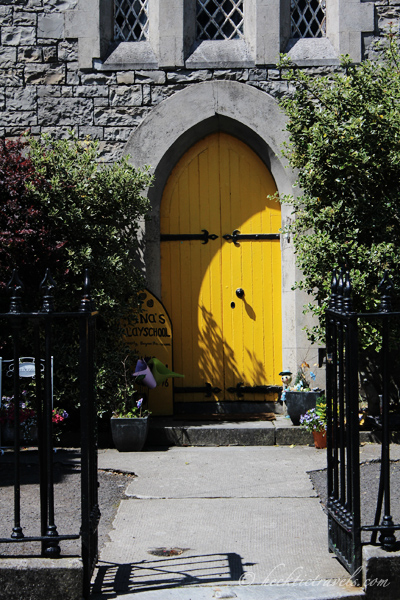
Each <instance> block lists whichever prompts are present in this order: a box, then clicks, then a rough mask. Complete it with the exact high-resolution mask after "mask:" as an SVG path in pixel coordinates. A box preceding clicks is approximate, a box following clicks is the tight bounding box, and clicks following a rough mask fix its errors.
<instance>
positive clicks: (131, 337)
mask: <svg viewBox="0 0 400 600" xmlns="http://www.w3.org/2000/svg"><path fill="white" fill-rule="evenodd" d="M140 298H141V300H142V306H141V311H140V312H138V313H133V314H132V316H131V318H130V319H128V320H126V321H123V322H122V333H123V337H124V341H125V342H126V343H127V344H128V345H129V346H130V347H131V349H132V350H134V351H135V353H136V354H137V355H138V356H139V357H140V358H142V359H147V360H150V359H151V358H157V359H158V360H160V361H161V362H162V363H163V364H164V365H165V366H166V367H169V368H170V369H171V370H172V326H171V320H170V318H169V316H168V313H167V312H166V310H165V308H164V306H163V305H162V304H161V302H160V301H159V300H158V298H156V296H154V295H153V294H152V293H151V292H149V291H148V290H145V291H144V292H142V294H141V295H140ZM172 386H173V380H172V379H167V380H166V381H164V382H163V383H162V384H161V385H157V387H156V388H154V389H152V390H148V391H147V395H148V399H149V410H150V411H151V413H152V414H153V415H172V413H173V391H172Z"/></svg>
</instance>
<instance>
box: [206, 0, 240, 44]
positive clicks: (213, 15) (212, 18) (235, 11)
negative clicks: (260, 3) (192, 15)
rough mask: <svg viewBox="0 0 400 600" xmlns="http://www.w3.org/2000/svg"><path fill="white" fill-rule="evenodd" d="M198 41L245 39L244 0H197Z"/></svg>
mask: <svg viewBox="0 0 400 600" xmlns="http://www.w3.org/2000/svg"><path fill="white" fill-rule="evenodd" d="M196 20H197V39H198V40H232V39H235V38H243V0H197V7H196Z"/></svg>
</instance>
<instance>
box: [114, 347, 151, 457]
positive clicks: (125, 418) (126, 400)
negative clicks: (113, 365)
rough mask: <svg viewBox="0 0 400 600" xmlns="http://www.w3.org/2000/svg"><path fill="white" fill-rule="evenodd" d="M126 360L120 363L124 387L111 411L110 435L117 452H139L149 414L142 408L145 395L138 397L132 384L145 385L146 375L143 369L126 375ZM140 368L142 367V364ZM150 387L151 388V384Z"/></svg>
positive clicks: (145, 433)
mask: <svg viewBox="0 0 400 600" xmlns="http://www.w3.org/2000/svg"><path fill="white" fill-rule="evenodd" d="M127 360H128V356H127V357H126V358H125V359H124V360H123V361H122V365H123V373H124V381H125V386H124V388H123V390H122V397H121V398H120V399H119V400H118V401H117V404H116V406H115V408H114V410H113V414H112V417H111V435H112V439H113V442H114V445H115V447H116V449H117V450H118V451H119V452H139V451H140V450H142V449H143V446H144V444H145V442H146V438H147V432H148V428H149V422H148V416H149V415H150V412H149V411H148V410H147V409H145V408H144V402H145V399H146V397H145V395H144V394H142V395H140V397H138V396H139V393H138V391H137V390H136V389H135V388H134V383H135V381H138V383H142V384H144V385H146V381H147V379H146V376H147V375H148V374H146V373H145V371H146V368H145V369H140V371H139V370H137V371H136V372H133V373H131V374H130V375H128V369H127ZM141 362H142V363H143V362H144V361H141ZM142 366H144V365H143V364H142V365H141V367H142ZM149 371H150V369H149ZM150 374H151V371H150ZM150 385H151V386H152V382H151V383H150Z"/></svg>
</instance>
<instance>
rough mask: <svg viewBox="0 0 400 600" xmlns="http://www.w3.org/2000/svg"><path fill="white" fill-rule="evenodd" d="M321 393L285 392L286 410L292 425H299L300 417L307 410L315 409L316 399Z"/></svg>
mask: <svg viewBox="0 0 400 600" xmlns="http://www.w3.org/2000/svg"><path fill="white" fill-rule="evenodd" d="M322 393H323V392H322V391H317V392H285V402H286V410H287V413H288V415H289V417H290V418H291V420H292V423H293V425H300V417H301V416H302V415H305V414H306V412H307V411H308V410H310V409H311V408H315V407H316V405H317V398H319V397H320V396H321V394H322Z"/></svg>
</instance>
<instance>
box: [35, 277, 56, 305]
mask: <svg viewBox="0 0 400 600" xmlns="http://www.w3.org/2000/svg"><path fill="white" fill-rule="evenodd" d="M39 287H40V291H41V292H42V294H43V304H42V308H41V309H40V312H45V313H50V312H53V311H54V296H53V294H52V292H53V290H54V288H55V287H56V282H55V281H54V279H53V277H52V276H51V273H50V269H46V273H45V275H44V277H43V279H42V281H41V284H40V286H39Z"/></svg>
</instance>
